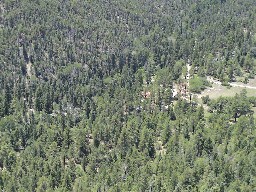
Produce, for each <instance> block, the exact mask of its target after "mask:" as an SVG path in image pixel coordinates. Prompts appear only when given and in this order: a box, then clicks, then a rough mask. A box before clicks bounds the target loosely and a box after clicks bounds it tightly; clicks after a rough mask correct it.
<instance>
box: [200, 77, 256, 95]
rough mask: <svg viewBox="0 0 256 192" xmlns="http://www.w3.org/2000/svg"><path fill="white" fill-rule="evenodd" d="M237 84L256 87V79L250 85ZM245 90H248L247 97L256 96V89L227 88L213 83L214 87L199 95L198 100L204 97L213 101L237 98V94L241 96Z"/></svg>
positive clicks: (250, 81)
mask: <svg viewBox="0 0 256 192" xmlns="http://www.w3.org/2000/svg"><path fill="white" fill-rule="evenodd" d="M236 84H238V85H241V86H243V85H245V86H252V87H256V78H254V79H250V80H249V83H247V84H244V83H240V82H237V83H236ZM243 89H246V91H247V95H248V96H256V90H255V89H250V88H244V87H230V88H229V87H225V86H223V85H220V84H215V83H213V85H212V87H209V88H207V89H205V90H204V91H203V92H202V93H201V94H198V98H201V97H202V96H206V95H209V97H210V98H211V99H216V98H218V97H220V96H223V97H228V96H229V97H232V96H235V95H236V94H239V93H240V92H241V91H242V90H243Z"/></svg>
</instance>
